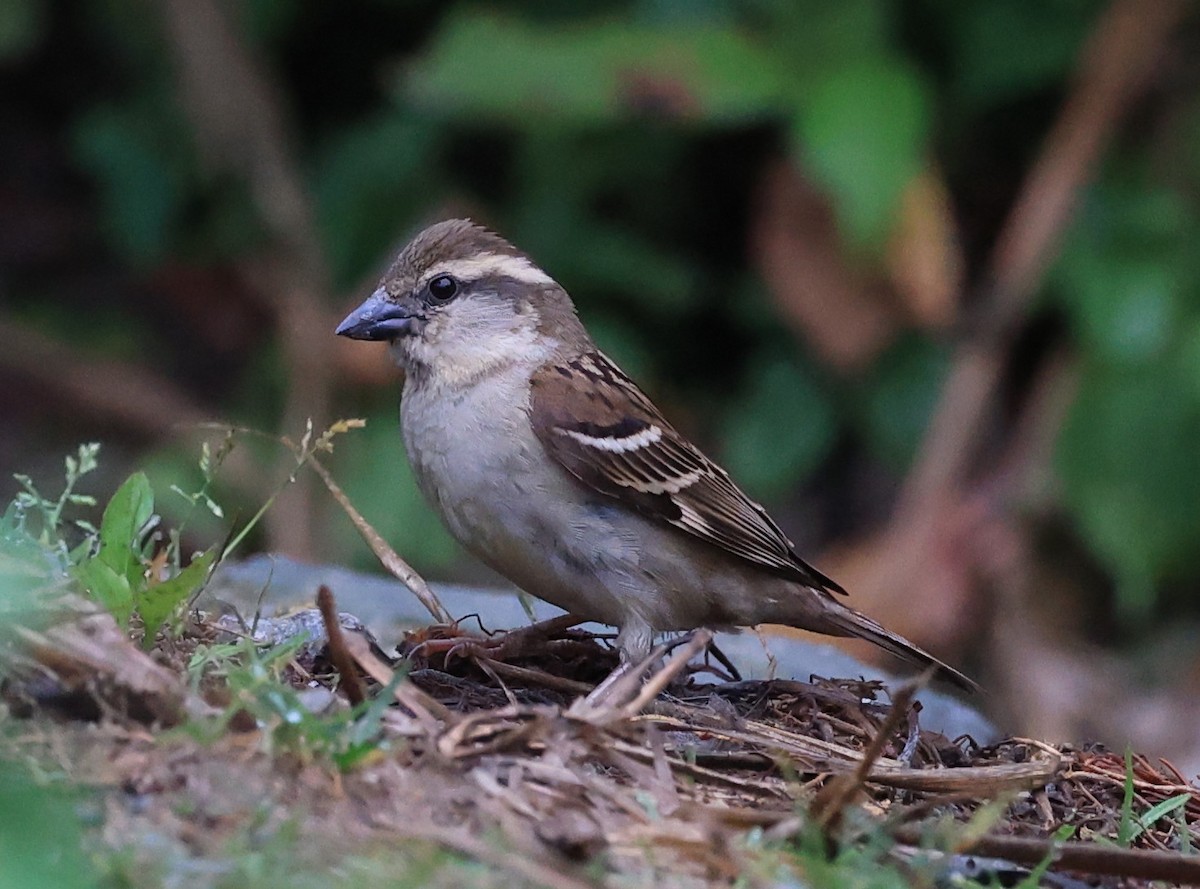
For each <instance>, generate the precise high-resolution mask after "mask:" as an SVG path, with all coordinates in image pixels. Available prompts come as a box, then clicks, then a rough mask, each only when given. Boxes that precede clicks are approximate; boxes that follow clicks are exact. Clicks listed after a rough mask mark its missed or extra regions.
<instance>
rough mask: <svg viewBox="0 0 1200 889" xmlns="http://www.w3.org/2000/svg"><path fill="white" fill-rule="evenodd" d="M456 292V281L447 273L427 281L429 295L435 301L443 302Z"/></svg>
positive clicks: (451, 297) (452, 296)
mask: <svg viewBox="0 0 1200 889" xmlns="http://www.w3.org/2000/svg"><path fill="white" fill-rule="evenodd" d="M456 293H458V282H457V281H455V280H454V279H453V278H451V277H450V276H449V275H438V276H437V277H436V278H434V279H433V280H432V281H430V282H429V295H430V296H431V297H432V298H433V300H434V301H435V302H440V303H444V302H446V301H447V300H450V299H453V298H454V294H456Z"/></svg>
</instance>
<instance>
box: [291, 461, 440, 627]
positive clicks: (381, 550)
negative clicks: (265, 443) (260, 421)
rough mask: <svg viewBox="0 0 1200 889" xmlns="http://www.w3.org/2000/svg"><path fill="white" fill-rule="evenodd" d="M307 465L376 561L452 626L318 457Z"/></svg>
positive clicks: (433, 596) (420, 580)
mask: <svg viewBox="0 0 1200 889" xmlns="http://www.w3.org/2000/svg"><path fill="white" fill-rule="evenodd" d="M308 464H309V465H310V466H311V467H312V468H313V471H314V472H316V473H317V475H319V476H320V477H321V481H323V482H324V483H325V487H326V488H328V489H329V493H330V494H331V495H333V499H334V500H336V501H337V503H338V506H340V507H341V508H342V509H343V510H344V511H345V513H346V515H348V516H349V517H350V521H351V522H352V523H353V524H354V527H355V529H356V530H357V531H358V533H359V534H361V535H362V539H363V540H365V541H366V542H367V546H369V547H371V552H373V553H375V556H376V558H378V559H379V561H380V563H381V564H382V565H383V567H384V568H386V569H387V570H388V571H390V572H391V573H392V575H393V576H394V577H395V578H396V579H397V580H399V581H400V582H401V583H402V584H404V585H405V586H406V587H408V588H409V590H410V591H411V592H412V594H413V595H414V596H416V597H417V599H418V600H420V602H421V604H422V605H424V606H425V609H426V610H427V611H428V612H429V613H430V614H431V615H433V619H434V620H436V621H437V622H438V623H441V624H452V623H454V618H452V617H451V616H450V612H449V611H447V610H446V607H445V606H444V605H442V603H441V601H440V600H439V599H438V597H437V594H436V593H434V591H433V590H432V589H430V588H429V584H427V583H426V582H425V579H424V578H423V577H421V575H419V574H418V573H417V572H416V571H414V570H413V568H412V566H411V565H409V564H408V562H406V561H404V559H402V558H400V555H399V554H398V553H397V552H396V551H395V550H394V549H392V548H391V547H390V546H388V543H387V541H386V540H384V539H383V538H382V537H380V536H379V532H378V531H376V530H375V529H374V528H373V527H371V523H370V522H368V521H367V520H366V519H365V518H363V516H362V513H360V512H359V511H358V510H357V509H355V508H354V504H353V503H351V502H350V498H349V497H347V496H346V492H345V491H343V490H342V489H341V486H340V485H338V483H337V482H335V481H334V480H333V476H332V475H330V474H329V470H328V469H326V468H325V467H324V466H322V465H321V461H320V460H318V459H317V457H316V455H315V454H314V455H312V456H311V457H309V459H308Z"/></svg>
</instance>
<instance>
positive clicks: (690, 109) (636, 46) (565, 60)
mask: <svg viewBox="0 0 1200 889" xmlns="http://www.w3.org/2000/svg"><path fill="white" fill-rule="evenodd" d="M785 86H786V78H785V77H784V76H783V74H782V72H781V71H780V70H779V68H778V67H777V66H775V65H773V64H772V63H771V59H770V57H769V56H767V55H766V54H764V53H763V52H762V49H761V47H760V46H758V45H756V44H755V43H754V42H753V41H752V40H750V39H749V38H748V37H747V36H746V35H744V34H742V33H741V32H739V31H737V30H734V29H731V28H718V27H712V26H706V25H704V24H703V23H701V24H699V25H690V24H689V25H686V26H685V25H677V26H673V27H653V26H648V25H645V24H641V23H636V22H631V21H627V20H624V21H623V20H619V19H605V20H598V21H591V22H588V23H586V24H584V23H579V22H573V23H570V24H552V25H535V24H531V23H527V22H524V21H520V20H518V19H515V18H511V17H507V16H502V15H497V14H494V13H491V12H482V11H479V10H476V9H470V8H468V9H466V10H464V11H462V12H459V13H458V14H454V15H451V16H450V17H448V19H447V20H446V23H445V24H444V25H443V26H442V28H441V30H440V31H439V32H438V33H437V35H436V36H435V37H434V39H433V40H432V41H431V43H430V46H429V49H428V51H427V52H426V54H425V56H424V57H423V58H422V59H420V60H419V61H418V62H417V63H416V64H415V65H414V66H413V67H412V68H411V69H410V70H409V71H408V73H407V74H406V77H405V82H404V85H403V92H404V93H405V94H406V95H407V96H408V97H410V98H412V99H415V100H416V101H417V102H418V103H419V104H421V105H422V106H423V107H426V108H430V109H435V110H436V111H437V112H438V113H440V114H449V115H453V116H457V117H460V118H468V119H474V118H477V117H478V116H479V115H485V116H487V117H490V118H492V119H502V120H506V121H510V122H512V123H516V124H518V125H526V126H528V125H530V124H532V123H535V122H536V123H537V124H538V125H545V123H546V121H547V120H558V121H561V122H564V123H568V124H571V125H593V124H598V123H607V122H611V121H614V120H618V119H621V118H625V117H630V116H647V115H650V116H661V117H669V118H688V119H702V120H710V121H717V122H735V121H736V122H741V121H745V120H749V119H755V118H761V117H763V116H764V115H767V114H770V113H774V112H777V111H778V110H780V107H781V102H780V97H781V96H782V94H783V92H784V90H785Z"/></svg>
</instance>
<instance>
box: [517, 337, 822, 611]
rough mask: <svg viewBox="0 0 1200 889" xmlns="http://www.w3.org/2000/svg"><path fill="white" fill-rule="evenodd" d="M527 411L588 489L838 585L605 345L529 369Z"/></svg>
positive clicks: (813, 582) (793, 574)
mask: <svg viewBox="0 0 1200 889" xmlns="http://www.w3.org/2000/svg"><path fill="white" fill-rule="evenodd" d="M530 418H531V420H532V423H533V429H534V432H535V433H536V434H537V436H538V439H539V440H540V441H541V442H542V445H543V446H544V447H545V448H546V451H547V453H548V454H549V455H550V456H551V457H552V458H553V459H554V460H555V461H557V462H558V463H559V465H561V466H562V467H563V468H564V469H566V470H567V472H569V473H570V474H571V475H573V476H574V477H575V478H577V479H578V480H579V481H580V482H582V483H583V484H585V485H587V486H588V487H590V488H592V489H593V490H595V491H598V492H600V493H602V494H605V495H607V496H610V497H615V498H617V499H618V500H621V501H622V502H624V503H626V504H627V505H628V506H630V507H631V508H633V509H635V510H637V511H638V512H640V513H641V514H643V515H646V516H649V517H650V518H653V519H655V520H657V521H660V522H665V523H667V524H670V525H673V526H675V527H677V528H679V529H681V530H683V531H685V532H687V533H689V534H691V535H693V536H695V537H698V538H700V539H701V540H705V541H708V542H709V543H712V544H714V545H716V546H719V547H721V548H722V549H724V550H726V551H727V552H729V553H731V554H732V555H734V556H737V557H738V558H741V559H745V560H746V561H747V562H750V563H752V564H755V565H758V566H759V567H761V568H764V569H766V570H768V571H770V572H772V573H775V574H779V575H782V576H785V577H790V578H793V579H795V580H797V581H799V582H801V583H804V584H806V585H808V586H811V587H814V588H816V589H821V590H828V591H829V592H836V593H842V592H844V590H842V588H841V587H840V586H838V585H837V584H836V583H834V582H833V581H832V580H830V579H829V578H828V577H826V576H825V575H823V574H821V572H819V571H817V570H816V569H815V568H813V567H812V566H810V565H808V564H807V563H805V562H804V561H803V560H802V559H801V558H800V557H799V556H798V555H797V554H796V552H795V550H794V548H793V546H792V542H791V541H790V540H788V539H787V536H786V535H785V534H784V533H783V531H782V530H780V528H779V526H778V525H776V524H775V522H774V521H772V520H771V517H770V516H768V515H767V512H766V510H764V509H763V508H762V507H761V506H760V505H759V504H757V503H755V502H754V501H753V500H751V499H750V498H749V497H747V496H746V495H745V494H744V493H742V491H741V489H739V488H738V487H737V486H736V485H735V484H734V483H733V481H732V480H731V479H730V478H729V476H728V474H727V473H726V472H725V471H724V470H723V469H721V468H720V467H719V466H717V465H716V464H715V463H713V462H712V461H711V460H709V459H708V458H707V457H705V456H704V454H702V453H701V452H700V451H699V450H698V449H697V448H696V447H695V446H694V445H692V444H691V443H690V442H689V441H687V440H686V439H685V438H683V436H681V435H680V434H679V433H678V432H677V431H676V430H675V429H674V427H672V426H671V425H670V424H669V423H668V422H667V421H666V419H664V418H663V416H662V414H661V413H660V412H659V410H658V409H657V408H656V407H655V406H654V404H653V403H652V402H651V401H650V399H649V398H647V397H646V395H645V394H644V393H643V392H642V391H641V390H640V389H638V387H637V386H636V385H635V384H634V383H633V382H632V381H631V380H630V379H629V378H628V377H626V376H625V374H623V373H622V372H621V371H620V369H618V368H617V366H616V365H614V364H613V363H612V362H611V361H610V360H609V359H608V358H607V357H606V356H605V355H604V354H603V353H601V352H589V353H587V354H585V355H581V356H579V357H577V358H574V359H572V360H570V361H567V362H565V363H555V364H549V365H546V366H545V367H543V368H541V369H540V370H539V371H538V372H537V373H536V374H534V376H533V380H532V386H531V391H530Z"/></svg>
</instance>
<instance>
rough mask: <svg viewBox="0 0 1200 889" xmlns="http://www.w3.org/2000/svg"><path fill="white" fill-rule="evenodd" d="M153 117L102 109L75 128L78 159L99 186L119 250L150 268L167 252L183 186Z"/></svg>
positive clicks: (108, 226)
mask: <svg viewBox="0 0 1200 889" xmlns="http://www.w3.org/2000/svg"><path fill="white" fill-rule="evenodd" d="M147 118H148V115H146V114H144V113H139V112H138V111H134V110H132V109H115V108H97V109H95V110H94V111H91V112H89V113H88V115H87V116H86V117H84V118H83V119H82V120H81V121H80V122H79V123H78V125H77V126H76V130H75V133H74V137H75V138H74V142H75V146H74V148H75V156H76V158H77V159H78V161H79V163H80V165H81V166H82V167H83V168H84V169H85V170H87V171H88V172H89V173H91V174H92V176H93V177H95V179H96V181H97V183H98V184H99V186H100V197H101V204H102V206H103V209H104V221H105V223H106V227H107V230H108V234H109V235H110V236H111V238H112V239H113V241H114V242H115V243H116V246H117V247H118V248H120V249H121V250H122V251H123V252H124V253H125V255H126V256H127V257H129V258H130V259H132V260H134V261H137V262H140V263H143V264H149V263H151V262H154V261H156V260H158V259H161V258H162V257H163V256H164V255H165V253H166V252H167V247H168V243H169V241H170V238H171V234H172V232H173V223H174V221H175V218H176V214H177V212H178V211H179V210H180V207H181V204H182V202H183V198H184V195H183V192H184V188H183V183H182V182H181V181H180V177H179V176H178V174H177V172H176V170H175V169H174V168H173V165H172V161H171V159H170V158H168V157H167V156H166V155H165V152H164V150H163V149H162V147H161V146H160V145H159V144H158V140H159V139H161V138H162V134H161V133H157V132H155V131H154V130H153V123H152V122H151V121H149V120H148V119H147Z"/></svg>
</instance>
